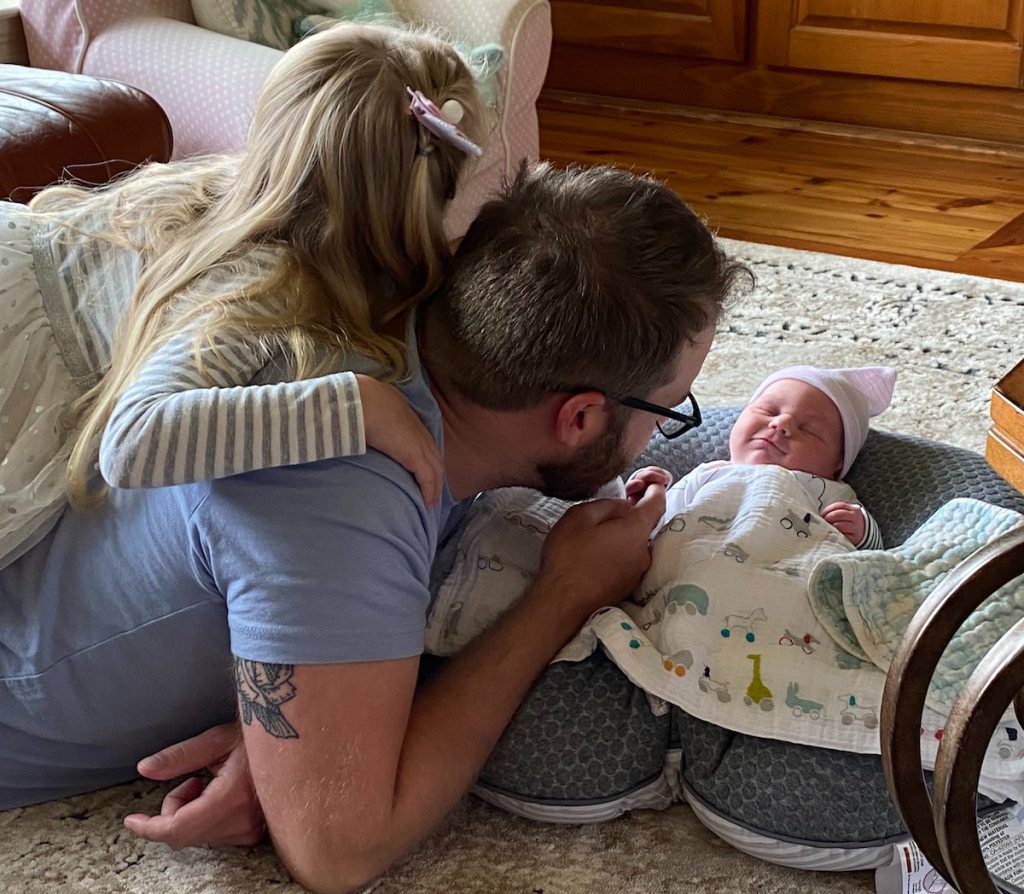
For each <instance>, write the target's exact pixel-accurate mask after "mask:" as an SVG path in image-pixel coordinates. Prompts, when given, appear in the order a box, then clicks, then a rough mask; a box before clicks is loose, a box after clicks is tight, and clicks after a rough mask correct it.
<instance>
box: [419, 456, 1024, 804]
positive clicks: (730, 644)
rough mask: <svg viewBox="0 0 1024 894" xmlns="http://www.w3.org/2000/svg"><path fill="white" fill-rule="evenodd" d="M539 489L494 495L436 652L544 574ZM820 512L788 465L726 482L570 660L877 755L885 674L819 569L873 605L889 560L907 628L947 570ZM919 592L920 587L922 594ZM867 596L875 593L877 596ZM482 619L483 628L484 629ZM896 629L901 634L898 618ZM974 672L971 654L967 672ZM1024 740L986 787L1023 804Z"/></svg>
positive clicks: (927, 717)
mask: <svg viewBox="0 0 1024 894" xmlns="http://www.w3.org/2000/svg"><path fill="white" fill-rule="evenodd" d="M530 494H531V492H529V491H523V490H509V491H504V492H498V496H497V497H492V496H491V495H488V498H486V499H487V502H486V503H485V504H484V505H483V506H481V507H480V511H479V513H478V514H477V515H476V517H475V518H474V519H472V520H471V522H470V524H469V525H468V526H467V528H466V529H465V531H464V533H463V535H462V536H461V537H460V538H459V545H458V548H457V549H458V559H457V561H456V562H455V567H453V569H452V572H451V573H450V574H449V575H448V577H447V578H446V579H445V581H444V582H443V584H442V586H441V589H440V591H439V593H438V598H437V600H436V601H435V604H434V608H433V610H432V614H431V623H430V625H428V651H435V652H439V653H442V654H446V653H449V652H451V651H455V649H456V648H458V646H460V645H462V644H463V643H464V642H465V641H468V639H469V638H470V637H471V636H472V635H474V634H475V633H476V632H478V631H479V629H481V628H482V626H486V623H489V622H490V621H491V620H493V618H494V617H495V616H496V615H497V614H499V613H500V611H501V610H503V608H504V607H507V606H508V605H509V604H511V602H513V601H514V600H515V599H516V598H518V596H519V595H520V594H521V593H522V591H523V590H524V589H525V587H526V586H527V585H528V583H529V581H530V580H532V576H533V574H534V573H535V572H536V569H537V560H538V558H539V552H540V545H541V541H542V538H543V535H544V533H546V531H547V530H549V529H550V525H551V524H553V522H554V521H555V520H556V518H557V516H558V515H559V514H560V512H559V506H558V504H556V503H552V501H550V500H545V501H543V503H542V504H540V511H539V512H537V513H535V512H534V511H533V509H532V504H531V503H530V502H528V500H529V499H532V500H533V501H534V502H537V501H538V500H539V499H540V498H539V497H538V496H537V495H536V494H535V493H534V494H532V498H531V497H530V496H529V495H530ZM954 502H958V501H954ZM959 502H972V503H973V502H976V501H959ZM983 505H987V504H983ZM561 508H564V505H563V507H561ZM991 508H993V509H995V507H991ZM817 511H818V507H817V506H816V505H813V504H812V500H811V498H810V497H809V496H808V495H807V493H806V492H805V490H804V489H803V487H801V486H800V484H799V483H798V482H797V480H796V478H795V477H794V476H793V475H792V474H791V473H789V472H788V471H787V470H785V469H782V468H779V467H777V466H737V467H736V468H735V469H734V470H732V471H730V474H728V475H721V476H717V477H716V478H715V479H714V480H713V481H712V482H710V483H709V484H708V485H706V486H704V487H702V488H701V489H700V490H699V491H698V492H697V493H696V494H695V495H694V497H693V499H692V502H691V503H690V504H689V505H688V506H687V507H686V508H683V509H681V510H680V511H678V512H673V513H672V514H671V515H670V517H668V518H667V520H666V523H665V524H664V525H663V526H662V528H661V529H660V530H659V532H658V534H657V536H656V537H655V539H654V541H653V543H652V555H653V561H652V565H651V568H650V570H649V571H648V573H647V574H646V575H645V577H644V579H643V581H642V584H641V587H640V589H639V591H638V594H637V595H636V596H635V597H634V598H635V600H636V601H635V602H633V601H626V602H623V603H620V605H618V606H616V607H614V608H609V609H605V610H603V611H600V612H598V613H596V614H595V615H594V616H592V617H591V619H590V620H589V622H588V623H587V625H586V626H585V627H584V629H583V630H582V631H581V633H580V635H579V636H578V637H577V638H576V639H574V640H573V641H571V642H570V643H569V644H568V645H567V646H566V647H565V648H564V649H563V650H562V652H561V653H560V654H559V656H558V660H579V659H582V658H584V657H586V656H587V655H589V654H590V653H591V652H592V651H593V650H594V649H595V648H596V647H597V645H598V644H600V645H601V647H602V648H603V649H604V650H605V651H606V652H607V653H608V655H609V656H610V657H611V658H612V660H613V661H614V662H615V663H616V664H617V665H618V666H619V667H620V668H621V669H622V671H623V672H624V673H625V674H626V675H627V676H628V677H629V678H630V680H632V681H633V682H634V683H635V684H636V685H638V686H639V687H641V688H642V689H644V690H645V691H646V692H648V693H649V694H650V695H651V696H652V697H654V699H655V701H656V700H659V699H660V700H663V701H665V702H669V703H672V704H675V705H678V706H679V707H680V708H682V709H683V710H685V711H687V712H688V713H690V714H692V715H693V716H695V717H698V718H700V719H702V720H706V721H708V722H710V723H714V724H717V725H719V726H722V727H725V728H727V729H732V730H735V731H737V732H742V733H747V734H749V735H754V736H760V737H766V738H775V739H781V740H784V741H788V742H796V743H801V744H805V745H812V746H819V747H826V748H834V749H839V750H843V751H851V752H861V753H874V754H877V753H878V752H879V750H880V741H879V733H878V724H879V707H880V704H881V696H882V689H883V686H884V683H885V672H884V670H883V669H882V667H880V666H878V665H876V664H875V663H874V662H873V661H870V660H864V657H865V655H866V650H864V649H863V647H862V646H856V645H855V647H854V648H849V645H850V644H849V643H848V642H847V641H845V640H844V639H842V638H840V639H839V640H838V641H837V639H836V638H834V637H833V635H832V633H831V632H830V629H829V627H826V626H825V625H823V624H822V623H821V621H820V620H819V618H818V615H817V614H816V610H815V609H816V608H817V609H818V610H819V611H822V612H823V617H826V616H825V615H824V610H823V609H822V604H824V603H825V602H826V600H824V599H817V600H815V599H809V598H808V581H809V580H812V579H814V569H815V567H816V566H818V565H819V564H821V566H822V567H829V568H831V569H832V571H831V572H830V573H829V574H828V575H824V576H822V575H819V578H820V579H822V580H828V582H829V584H828V587H829V589H828V590H827V592H828V593H830V594H831V600H830V601H827V604H828V606H829V608H830V611H831V610H834V609H835V607H836V605H837V602H836V600H835V598H834V594H835V592H836V588H837V587H838V589H839V591H840V592H841V591H842V590H843V585H842V582H841V579H842V577H843V575H844V573H845V571H844V569H845V568H852V569H855V570H856V574H851V575H849V577H850V580H851V587H852V589H853V590H856V591H857V592H858V593H860V594H861V596H860V599H861V601H862V602H866V603H870V604H871V605H872V606H874V604H875V602H878V603H881V604H884V603H885V601H886V596H885V592H884V589H883V588H881V587H873V586H872V581H873V580H875V579H876V578H875V576H874V573H873V572H872V571H871V569H873V568H875V567H876V566H877V567H881V566H882V565H883V564H884V565H885V568H886V570H887V573H888V575H889V577H890V578H892V576H893V564H894V561H895V562H896V563H897V564H899V566H900V569H899V571H900V577H901V581H902V584H903V586H902V592H901V593H900V596H899V604H900V606H901V609H900V611H899V612H898V613H896V614H898V618H897V619H896V620H895V621H894V623H896V624H898V623H903V624H904V627H905V622H906V620H909V614H908V609H907V606H909V605H911V603H912V602H913V601H914V599H917V600H918V604H919V601H920V599H923V597H924V595H926V594H927V592H928V591H930V588H931V587H933V586H934V584H935V583H936V581H937V579H938V575H939V573H940V572H941V571H942V570H943V569H941V568H940V567H939V566H938V565H935V564H934V563H931V562H929V563H926V564H925V565H924V566H923V567H909V565H912V564H913V563H914V556H913V554H912V551H913V546H914V545H913V538H911V540H909V541H908V544H909V545H910V546H909V549H910V552H908V551H907V550H904V551H902V552H901V553H899V554H898V556H897V555H896V551H891V550H878V551H871V552H868V551H863V552H856V551H855V550H854V549H853V547H852V546H851V545H850V544H849V542H848V541H847V540H846V539H845V538H844V537H843V536H842V535H841V534H840V533H839V532H838V531H836V530H835V529H834V528H832V526H830V525H828V524H826V523H825V522H824V521H823V520H822V519H821V518H820V516H818V514H817ZM975 515H976V516H977V517H978V518H981V517H982V515H985V514H984V513H975ZM996 515H997V516H998V517H999V520H998V521H997V522H995V523H994V524H995V527H993V523H992V519H988V520H987V522H986V523H985V524H980V525H975V526H974V528H975V531H976V534H977V536H978V537H984V536H988V535H989V534H991V533H992V531H993V530H996V529H997V528H999V527H1000V525H1002V526H1005V525H1006V524H1010V523H1013V521H1014V518H1013V517H1014V516H1016V514H1015V513H1008V512H1007V511H1006V510H997V511H996ZM1016 520H1017V521H1019V520H1020V516H1016ZM473 522H476V523H477V524H476V526H475V529H473ZM939 523H940V524H941V523H942V521H941V519H940V522H939ZM961 527H962V525H961ZM962 533H963V532H962V531H959V532H958V537H959V536H960V535H962ZM915 536H917V535H915ZM922 536H924V535H922ZM928 536H929V537H930V536H931V535H928ZM527 537H529V538H530V539H531V543H532V545H531V547H529V548H528V549H526V550H524V549H522V543H521V542H519V543H517V540H518V541H522V540H523V539H524V538H527ZM931 539H932V540H934V539H935V538H931ZM918 542H920V540H919V541H918ZM968 551H970V550H968ZM954 552H955V551H949V555H950V556H952V555H953V553H954ZM927 555H928V556H929V557H932V555H931V554H927ZM872 557H874V559H873V558H872ZM844 563H849V564H848V565H847V564H844ZM908 563H909V564H908ZM837 569H838V570H837ZM945 570H948V567H947V568H946V569H945ZM837 575H838V578H839V580H838V582H837ZM848 589H850V588H848ZM908 589H913V590H917V591H919V592H918V593H917V595H915V596H913V597H912V596H910V595H909V594H908V592H907V590H908ZM823 592H824V591H823ZM868 592H869V593H871V594H873V595H872V596H871V598H867V597H865V596H864V594H865V593H868ZM456 602H458V603H461V605H460V606H459V619H458V623H457V624H456V625H454V628H453V625H452V624H451V623H449V624H448V625H447V627H448V629H447V634H448V636H446V635H444V631H443V630H442V628H443V627H444V621H443V618H444V617H445V616H446V609H445V606H446V605H447V606H451V605H452V604H454V603H456ZM841 602H842V600H841V599H840V600H839V603H840V604H841ZM499 604H500V605H499ZM895 617H896V616H895V615H894V618H895ZM480 618H485V619H486V621H485V623H483V624H480V623H478V621H479V619H480ZM830 619H831V620H830ZM826 620H830V626H831V627H835V626H837V624H838V622H837V621H836V618H835V617H834V613H833V614H832V615H829V616H827V617H826ZM983 626H984V625H983ZM987 626H988V628H989V630H990V632H991V631H993V630H995V626H994V625H992V624H989V625H987ZM1000 626H1001V625H1000ZM453 634H455V635H456V638H455V639H453V638H452V636H451V635H453ZM887 635H888V637H889V639H888V640H887V641H889V642H891V641H892V627H891V626H890V627H888V628H887ZM460 639H461V641H459V640H460ZM855 652H859V655H858V654H855ZM963 665H964V662H963V661H961V660H959V659H957V667H960V668H962V667H963ZM886 666H887V665H886ZM950 694H951V690H950V689H949V688H948V687H946V689H944V691H943V698H941V699H939V700H938V701H936V700H930V705H935V706H936V707H940V708H941V707H944V705H945V703H946V698H948V696H949V695H950ZM944 721H945V712H944V711H941V710H940V711H936V710H934V709H933V707H931V706H929V707H926V709H925V713H924V716H923V718H922V729H921V744H922V760H923V761H924V764H925V766H927V767H931V766H933V765H934V759H935V755H936V752H937V750H938V744H939V739H940V738H941V731H942V728H943V725H944ZM1021 739H1022V737H1021V733H1020V729H1019V727H1018V726H1017V725H1016V723H1015V721H1013V720H1012V718H1009V717H1008V718H1007V720H1006V722H1005V723H1004V724H1001V725H1000V730H999V732H998V733H997V737H996V739H994V740H993V742H992V744H991V745H990V748H989V752H988V755H987V757H986V762H985V767H984V772H983V776H982V791H983V792H984V793H985V794H988V795H990V796H992V797H997V798H1000V797H1008V798H1012V799H1014V800H1018V801H1020V800H1022V799H1024V754H1018V753H1017V752H1018V750H1019V749H1018V748H1016V747H1013V748H1007V747H1006V746H1007V744H1008V743H1009V742H1013V741H1021Z"/></svg>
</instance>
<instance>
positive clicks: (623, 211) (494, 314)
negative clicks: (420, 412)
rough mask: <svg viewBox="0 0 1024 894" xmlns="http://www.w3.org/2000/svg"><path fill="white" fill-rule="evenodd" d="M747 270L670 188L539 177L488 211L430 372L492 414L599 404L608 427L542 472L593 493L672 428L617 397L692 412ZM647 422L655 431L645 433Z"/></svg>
mask: <svg viewBox="0 0 1024 894" xmlns="http://www.w3.org/2000/svg"><path fill="white" fill-rule="evenodd" d="M747 272H748V271H746V268H745V267H743V266H742V265H740V264H738V263H735V262H732V261H730V260H729V259H728V258H727V257H726V255H725V253H724V252H723V251H722V250H721V249H720V248H719V247H718V246H717V245H716V243H715V241H714V239H713V237H712V235H711V233H710V232H709V231H708V229H707V227H706V226H705V225H704V223H703V222H702V221H701V220H700V218H698V217H697V215H695V214H694V213H693V212H692V211H691V210H690V209H689V208H688V207H687V206H686V204H685V203H684V202H683V201H682V200H681V199H680V198H679V197H678V196H676V195H675V194H674V193H673V192H672V191H671V190H669V189H668V188H667V187H666V186H664V185H663V184H661V183H658V182H657V181H654V180H652V179H650V178H647V177H640V176H637V175H634V174H631V173H628V172H626V171H622V170H619V169H616V168H611V167H607V166H596V167H591V168H578V167H572V168H568V169H556V168H554V167H552V166H550V165H548V164H543V163H542V164H535V165H532V166H524V167H523V168H522V169H521V170H520V172H519V175H518V176H517V177H516V179H515V181H514V182H513V183H511V184H510V185H509V186H508V188H507V189H506V191H505V193H504V194H503V195H502V196H500V197H498V198H497V199H495V200H493V201H491V202H488V203H487V204H485V205H484V207H483V208H482V209H481V211H480V213H479V215H478V216H477V219H476V221H475V222H474V223H473V225H472V226H471V227H470V228H469V231H468V232H467V234H466V236H465V238H464V239H463V241H462V244H461V245H460V246H459V249H458V251H457V253H456V259H455V265H454V270H453V271H452V274H451V276H450V277H449V278H448V279H447V280H446V282H445V284H444V285H443V286H442V287H441V289H440V291H439V292H438V294H437V295H436V297H435V298H434V299H432V301H431V305H430V309H429V314H430V319H431V326H432V329H431V331H432V333H433V335H432V338H431V345H430V348H429V351H428V361H429V364H430V367H431V370H432V371H433V372H434V373H435V374H436V375H438V376H440V377H441V378H442V379H443V380H444V381H445V383H446V387H448V388H450V389H452V390H453V391H454V392H455V393H457V394H458V395H459V396H460V397H461V398H462V399H463V400H465V401H468V402H470V403H472V404H475V405H477V406H479V407H483V408H487V409H489V410H496V411H517V410H524V409H528V408H531V407H536V406H538V405H539V404H541V403H542V402H543V401H546V400H549V399H550V398H551V397H552V395H558V396H560V398H564V403H565V404H566V405H567V407H568V409H567V411H566V412H567V413H569V414H570V415H571V414H572V413H577V412H582V408H581V409H576V406H577V404H581V405H582V404H586V405H587V406H591V405H593V404H594V402H595V400H597V401H599V403H600V406H601V412H602V417H603V421H602V423H601V425H600V427H599V430H591V431H589V432H587V433H586V437H583V438H582V439H581V440H579V442H578V444H576V445H575V446H574V447H573V449H572V450H571V451H569V452H568V453H557V452H556V454H554V455H552V457H551V461H550V462H543V461H542V462H538V464H537V467H538V486H545V487H546V489H548V490H549V491H552V492H557V493H559V494H562V495H566V496H571V497H582V496H585V495H587V494H588V493H590V492H592V491H593V490H594V489H595V488H596V487H597V486H599V485H600V484H602V483H604V482H605V481H607V480H608V479H609V478H611V477H613V475H615V474H617V473H618V472H619V471H621V470H622V468H623V467H624V465H625V464H626V462H627V461H628V460H629V459H630V458H631V456H632V455H634V454H635V453H636V452H637V451H638V450H639V449H641V448H642V447H643V444H644V443H646V440H647V438H648V437H649V436H650V433H651V429H653V426H654V423H655V422H656V421H657V416H654V415H651V414H646V413H644V412H643V411H637V410H629V409H627V408H625V407H623V406H621V405H620V404H618V403H617V402H616V401H617V399H619V398H622V397H627V396H629V397H638V398H641V399H647V400H651V401H653V402H656V403H662V404H665V405H667V406H674V405H675V404H677V403H679V402H681V401H682V400H683V398H684V397H685V395H686V392H687V391H688V390H689V386H690V383H691V382H692V380H693V376H695V375H696V373H697V371H698V370H699V369H700V363H701V362H702V361H703V358H704V354H705V353H706V351H707V348H708V347H709V345H710V338H711V335H712V334H713V332H714V327H715V325H716V323H717V321H718V317H719V315H720V313H721V310H722V307H723V305H724V303H725V300H726V299H727V297H728V295H729V293H730V292H731V290H732V288H733V286H734V284H735V282H736V280H737V278H738V277H739V276H740V275H742V274H744V273H747ZM434 336H436V337H434ZM595 396H596V397H595ZM655 398H661V399H660V400H656V399H655ZM574 400H575V401H576V402H575V403H573V401H574ZM588 402H589V403H588ZM561 406H562V404H561V403H560V404H559V407H561ZM637 415H640V416H642V417H646V418H645V419H644V423H643V424H639V423H638V424H636V425H632V424H631V420H632V419H633V418H634V417H635V416H637ZM559 418H561V417H560V416H559ZM645 426H646V431H645V432H644V431H641V429H643V428H645ZM637 441H639V442H640V443H634V442H637ZM565 443H566V445H567V446H569V444H568V442H567V441H566V442H565ZM584 472H585V474H584ZM602 476H603V477H602Z"/></svg>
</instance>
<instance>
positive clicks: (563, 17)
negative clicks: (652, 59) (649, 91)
mask: <svg viewBox="0 0 1024 894" xmlns="http://www.w3.org/2000/svg"><path fill="white" fill-rule="evenodd" d="M551 19H552V25H553V28H554V32H555V34H556V35H558V37H559V39H560V40H563V41H564V42H566V43H576V44H583V45H590V46H599V47H613V48H617V49H626V50H637V51H639V52H644V53H661V54H681V55H684V56H693V57H696V58H710V59H731V60H736V61H739V60H741V59H743V57H744V52H745V48H746V22H747V7H746V4H745V3H737V2H736V0H655V2H651V0H633V2H629V0H618V2H617V0H586V2H577V0H566V2H561V3H558V2H556V3H552V5H551Z"/></svg>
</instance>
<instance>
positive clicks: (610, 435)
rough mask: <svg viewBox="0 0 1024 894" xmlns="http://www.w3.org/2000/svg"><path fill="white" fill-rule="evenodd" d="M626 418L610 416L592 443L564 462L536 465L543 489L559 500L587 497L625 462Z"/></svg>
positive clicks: (621, 469)
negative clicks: (623, 444)
mask: <svg viewBox="0 0 1024 894" xmlns="http://www.w3.org/2000/svg"><path fill="white" fill-rule="evenodd" d="M625 430H626V420H625V419H620V418H616V416H613V417H612V419H611V420H610V421H609V424H608V428H607V429H606V430H605V432H604V434H602V435H601V436H600V437H599V438H598V439H597V440H596V441H595V442H594V443H593V444H591V445H590V446H588V447H584V448H582V449H581V450H580V452H579V453H577V454H576V456H575V457H573V458H572V459H571V460H569V461H568V462H566V463H547V464H544V465H539V466H537V474H538V475H539V476H540V480H541V485H540V490H541V492H542V493H544V494H546V495H547V496H549V497H557V498H558V499H560V500H586V499H587V498H588V497H592V496H593V495H594V493H595V492H596V491H597V490H598V488H600V487H601V485H603V484H607V483H608V482H609V481H611V480H612V478H614V477H615V476H616V475H619V474H621V473H622V472H623V470H624V469H625V468H626V466H627V465H628V460H627V459H626V455H625V452H624V451H623V447H622V442H623V434H624V433H625Z"/></svg>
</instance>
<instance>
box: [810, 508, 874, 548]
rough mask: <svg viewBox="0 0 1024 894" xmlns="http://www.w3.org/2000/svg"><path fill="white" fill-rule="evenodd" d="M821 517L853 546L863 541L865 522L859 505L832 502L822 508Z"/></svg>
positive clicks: (865, 531) (865, 528)
mask: <svg viewBox="0 0 1024 894" xmlns="http://www.w3.org/2000/svg"><path fill="white" fill-rule="evenodd" d="M821 517H822V518H823V519H825V521H827V522H828V523H829V524H830V525H832V527H833V528H835V529H836V530H837V531H839V533H840V534H842V535H843V536H844V537H846V539H847V540H849V541H850V543H852V544H853V545H854V546H857V545H858V544H860V543H862V542H863V540H864V535H865V534H866V533H867V522H865V521H864V513H863V512H861V511H860V506H858V505H856V504H855V503H832V504H831V505H830V506H826V507H825V508H824V509H823V510H822V513H821Z"/></svg>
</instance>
